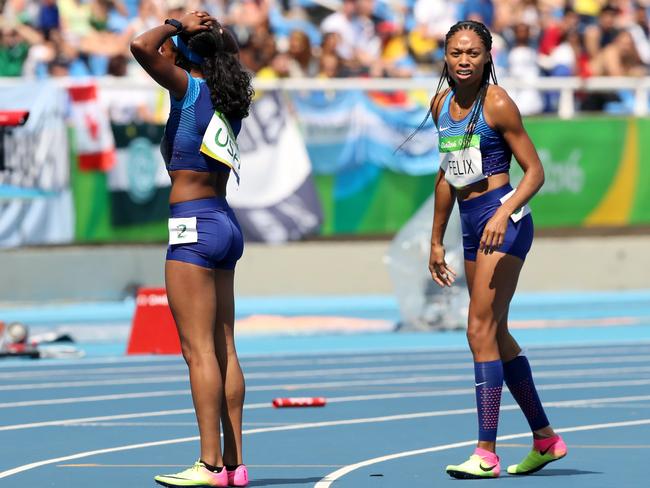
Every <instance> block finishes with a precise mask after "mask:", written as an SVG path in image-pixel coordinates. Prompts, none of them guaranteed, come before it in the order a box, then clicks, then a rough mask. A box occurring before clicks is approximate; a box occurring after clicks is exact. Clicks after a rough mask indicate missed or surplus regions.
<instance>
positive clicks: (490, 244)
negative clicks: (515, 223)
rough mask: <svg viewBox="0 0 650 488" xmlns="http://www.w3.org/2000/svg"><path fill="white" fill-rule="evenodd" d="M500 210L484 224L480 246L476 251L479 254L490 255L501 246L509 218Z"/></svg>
mask: <svg viewBox="0 0 650 488" xmlns="http://www.w3.org/2000/svg"><path fill="white" fill-rule="evenodd" d="M501 210H502V209H501V208H499V210H497V211H496V212H495V214H494V215H493V216H492V218H491V219H490V220H488V222H487V224H485V228H484V229H483V235H482V236H481V245H480V246H479V249H478V250H479V252H483V253H485V254H492V253H493V252H494V251H498V250H499V248H500V247H501V245H502V244H503V240H504V238H505V235H506V230H507V229H508V219H509V218H510V216H509V215H508V214H507V213H505V212H502V211H501Z"/></svg>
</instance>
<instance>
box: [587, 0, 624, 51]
mask: <svg viewBox="0 0 650 488" xmlns="http://www.w3.org/2000/svg"><path fill="white" fill-rule="evenodd" d="M618 13H619V9H618V8H617V7H614V6H613V5H605V6H604V7H603V8H602V9H601V11H600V13H599V14H598V22H597V23H596V24H593V25H590V26H588V27H587V28H586V29H585V34H584V40H585V48H586V50H587V54H589V57H590V58H592V59H594V58H596V57H597V56H598V54H599V53H600V51H601V50H602V49H604V48H605V47H607V46H608V45H609V44H610V43H612V42H614V39H615V38H616V36H617V35H618V33H619V29H618V27H617V25H616V15H617V14H618Z"/></svg>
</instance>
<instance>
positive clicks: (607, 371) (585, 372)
mask: <svg viewBox="0 0 650 488" xmlns="http://www.w3.org/2000/svg"><path fill="white" fill-rule="evenodd" d="M648 372H650V366H640V367H627V368H586V369H571V370H559V371H557V370H556V371H538V372H536V373H535V378H572V377H590V376H599V377H600V376H606V375H616V376H618V375H625V374H638V373H648ZM271 376H277V375H271ZM284 376H285V377H286V376H288V375H284ZM473 379H474V375H469V374H457V375H429V376H411V377H405V378H404V377H402V378H391V379H379V380H370V381H368V380H358V381H330V382H326V383H298V384H285V385H258V386H252V387H250V388H248V390H249V391H270V390H278V389H284V390H287V391H291V390H299V389H306V388H336V387H341V386H359V385H389V384H396V383H397V384H406V383H408V384H414V383H439V382H453V381H469V380H473ZM187 381H188V377H187V375H186V374H185V375H180V376H157V377H151V378H124V379H119V380H94V381H62V382H52V381H50V382H46V383H32V384H21V385H4V386H0V391H19V390H35V389H55V388H80V387H94V386H118V385H144V384H156V383H174V382H176V383H186V382H187Z"/></svg>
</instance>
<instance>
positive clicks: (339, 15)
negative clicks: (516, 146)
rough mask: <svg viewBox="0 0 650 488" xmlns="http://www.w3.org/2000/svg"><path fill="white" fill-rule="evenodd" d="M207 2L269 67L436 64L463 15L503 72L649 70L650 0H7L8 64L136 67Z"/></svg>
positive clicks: (5, 71) (258, 62)
mask: <svg viewBox="0 0 650 488" xmlns="http://www.w3.org/2000/svg"><path fill="white" fill-rule="evenodd" d="M188 10H206V11H208V12H210V13H211V14H212V15H214V16H216V17H217V18H219V19H220V21H221V22H222V24H224V25H227V26H229V27H230V29H232V31H233V32H234V34H235V35H236V37H237V39H238V40H239V43H240V46H241V58H242V61H243V62H244V64H245V65H246V66H247V67H248V68H249V69H250V70H251V71H253V72H255V73H257V75H258V76H260V77H266V78H282V77H346V76H370V77H413V76H422V75H431V74H434V73H438V72H439V70H440V66H441V62H442V59H443V50H442V46H443V42H444V36H445V33H446V32H447V30H448V29H449V27H450V26H451V25H452V24H453V23H454V22H456V21H457V20H460V19H475V20H480V21H482V22H483V23H485V24H486V25H487V26H488V27H489V28H490V30H491V31H492V32H493V37H494V47H493V57H494V60H495V64H496V67H497V74H498V75H500V76H512V77H516V78H520V79H522V78H523V79H530V78H535V77H539V76H573V75H577V76H582V77H589V76H644V75H646V74H647V73H648V67H649V66H650V27H649V22H648V15H649V13H650V0H636V1H635V0H610V1H604V0H537V1H536V0H466V1H462V0H0V12H1V15H0V76H28V77H46V76H84V75H89V74H90V75H113V76H129V75H137V73H139V69H138V68H137V66H135V65H134V62H133V61H132V59H131V56H130V53H129V50H128V45H129V42H130V40H131V39H133V37H134V36H136V35H138V34H139V33H141V32H143V31H145V30H146V29H149V28H151V27H153V26H156V25H159V24H160V23H161V22H162V21H163V20H164V19H165V18H168V17H176V18H178V17H180V16H181V15H182V13H183V12H185V11H188Z"/></svg>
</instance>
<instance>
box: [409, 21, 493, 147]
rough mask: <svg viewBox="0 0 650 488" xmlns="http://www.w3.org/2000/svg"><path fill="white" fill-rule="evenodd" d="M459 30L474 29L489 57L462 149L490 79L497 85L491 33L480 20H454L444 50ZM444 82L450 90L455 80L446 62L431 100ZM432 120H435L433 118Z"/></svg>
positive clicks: (480, 107)
mask: <svg viewBox="0 0 650 488" xmlns="http://www.w3.org/2000/svg"><path fill="white" fill-rule="evenodd" d="M461 30H471V31H474V32H475V33H476V34H477V35H478V36H479V38H480V39H481V42H482V43H483V47H484V48H485V50H486V51H487V53H488V57H489V60H488V62H487V63H486V64H485V68H484V70H483V77H482V78H481V86H480V88H479V90H478V93H477V95H476V103H475V104H474V108H473V109H472V113H471V116H470V119H469V122H468V124H467V129H466V130H465V135H464V136H463V143H462V146H461V147H462V148H463V149H467V148H468V147H469V144H470V142H471V140H472V136H473V135H474V129H475V128H476V124H477V123H478V120H479V117H480V116H481V112H482V111H483V105H484V103H485V97H486V95H487V91H488V86H489V85H490V81H492V83H494V84H495V85H497V84H498V82H497V75H496V72H495V71H494V62H493V61H492V55H491V54H490V51H491V50H492V34H490V31H489V30H488V28H487V27H486V26H485V25H484V24H482V23H481V22H477V21H475V20H461V21H460V22H456V23H455V24H454V25H452V26H451V28H450V29H449V32H447V35H446V36H445V51H446V50H447V45H448V44H449V41H450V40H451V38H452V37H453V35H454V34H456V33H457V32H459V31H461ZM445 82H446V83H447V85H448V86H449V88H451V89H452V90H453V89H454V88H455V86H456V82H455V81H454V79H453V78H452V77H451V75H450V74H449V68H448V67H447V63H445V66H444V67H443V68H442V73H441V74H440V80H439V81H438V86H437V87H436V93H435V95H434V96H433V100H435V99H436V97H437V96H438V94H439V93H440V91H441V90H442V88H443V86H444V83H445ZM442 100H443V97H440V98H439V99H438V100H437V103H436V106H435V107H434V106H433V104H432V105H431V106H430V107H429V110H428V112H427V114H426V116H425V117H424V120H423V121H422V123H421V124H420V125H419V127H418V128H417V129H415V131H413V133H412V134H411V135H410V136H409V137H408V138H407V139H406V141H404V143H403V144H405V143H406V142H408V141H410V140H411V139H412V138H413V136H415V134H417V133H418V132H419V131H420V130H422V129H423V128H424V126H425V125H426V123H427V120H428V119H429V115H431V116H432V117H433V113H434V112H435V111H437V110H438V106H439V105H440V103H441V102H442ZM434 122H436V121H435V119H434ZM436 126H437V122H436ZM403 144H402V145H403ZM400 147H401V146H400Z"/></svg>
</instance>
